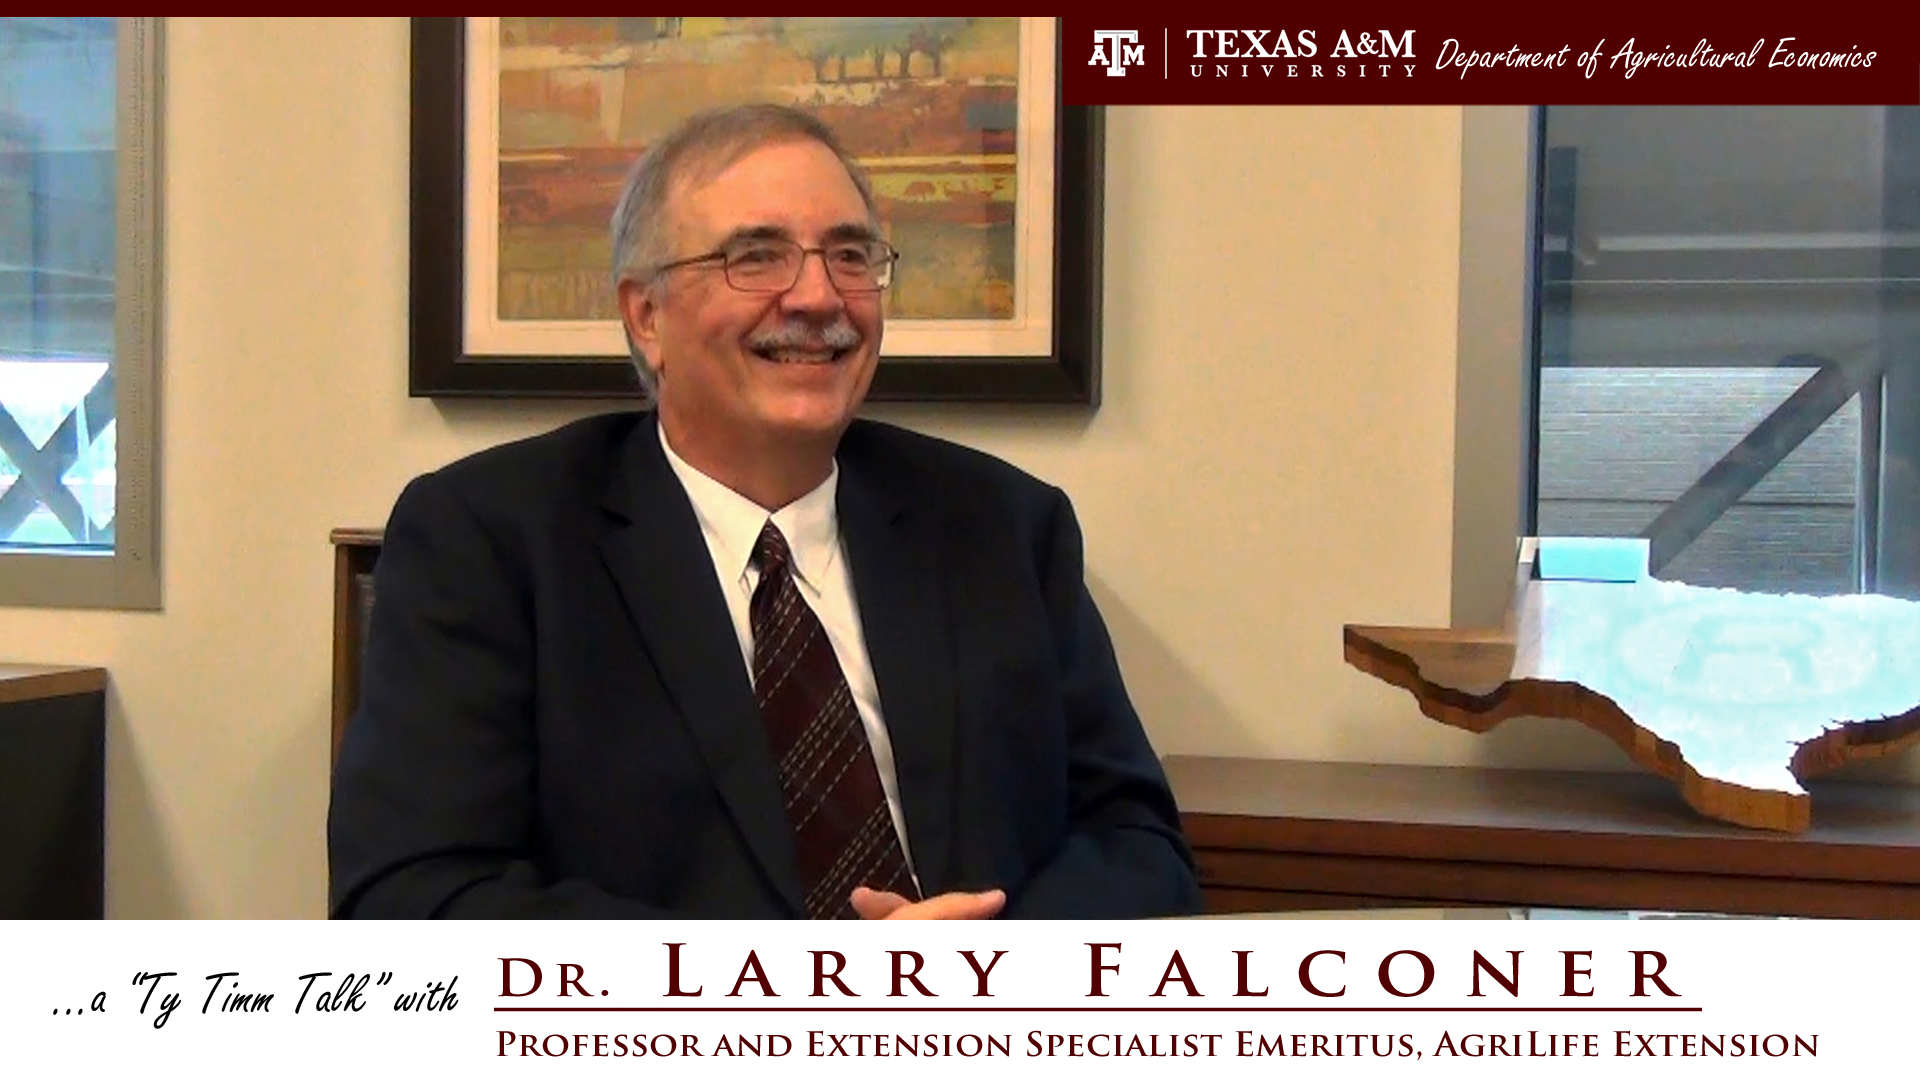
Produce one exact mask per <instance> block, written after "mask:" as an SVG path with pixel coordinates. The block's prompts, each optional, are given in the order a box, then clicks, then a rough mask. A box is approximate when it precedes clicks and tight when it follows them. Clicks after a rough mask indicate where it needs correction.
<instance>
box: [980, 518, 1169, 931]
mask: <svg viewBox="0 0 1920 1080" xmlns="http://www.w3.org/2000/svg"><path fill="white" fill-rule="evenodd" d="M1054 495H1055V501H1054V503H1053V507H1052V514H1051V516H1050V520H1049V525H1048V527H1047V529H1046V530H1045V534H1044V542H1043V544H1042V547H1041V553H1040V557H1041V560H1042V568H1043V588H1044V592H1045V600H1046V606H1047V613H1048V618H1049V621H1050V623H1051V627H1050V629H1051V633H1052V637H1053V640H1054V643H1055V647H1056V649H1057V650H1058V660H1059V664H1060V669H1061V672H1062V675H1063V687H1064V693H1065V695H1066V701H1065V706H1066V707H1065V714H1066V719H1067V726H1068V731H1067V739H1068V755H1069V757H1068V777H1067V789H1068V817H1069V821H1068V829H1067V834H1066V838H1065V840H1064V841H1063V842H1062V843H1061V845H1060V847H1059V849H1058V851H1057V852H1056V853H1055V854H1054V855H1053V857H1052V858H1051V859H1050V860H1049V861H1048V862H1047V863H1046V864H1044V865H1043V866H1042V867H1041V868H1040V870H1039V871H1038V872H1037V873H1036V874H1035V875H1034V876H1033V877H1032V878H1030V879H1029V880H1028V881H1027V882H1026V883H1025V884H1024V886H1023V887H1021V888H1020V889H1019V890H1018V891H1017V893H1016V894H1015V895H1012V896H1010V897H1009V898H1008V906H1007V910H1006V915H1007V916H1008V917H1013V918H1034V919H1059V918H1140V917H1150V916H1165V915H1184V914H1192V913H1194V912H1197V911H1198V910H1199V909H1200V891H1199V885H1198V883H1197V881H1196V880H1195V877H1194V868H1193V857H1192V854H1191V853H1190V851H1189V850H1188V847H1187V843H1186V840H1185V838H1184V837H1183V836H1182V834H1181V830H1180V815H1179V810H1178V809H1177V808H1176V807H1175V805H1174V801H1173V793H1172V791H1171V789H1169V787H1168V786H1167V779H1166V774H1165V772H1164V771H1163V770H1162V769H1161V767H1160V761H1159V759H1158V758H1157V757H1155V756H1154V752H1153V747H1152V746H1151V745H1149V744H1148V742H1147V736H1146V732H1145V731H1144V730H1142V728H1141V726H1140V718H1139V716H1138V715H1137V714H1136V713H1135V712H1134V709H1133V703H1132V702H1131V701H1130V700H1129V699H1128V697H1127V691H1126V687H1125V685H1124V684H1123V683H1122V681H1121V678H1120V666H1119V663H1118V661H1117V660H1116V659H1115V657H1114V652H1113V642H1112V641H1111V640H1110V639H1109V638H1108V635H1107V628H1106V624H1105V623H1104V622H1103V621H1102V620H1101V618H1100V613H1099V611H1098V610H1097V609H1096V608H1095V607H1094V603H1093V597H1092V595H1091V594H1090V593H1089V592H1088V591H1087V585H1086V577H1085V566H1084V560H1083V553H1082V545H1081V538H1080V527H1079V524H1078V522H1077V521H1076V520H1075V518H1074V513H1073V507H1072V505H1071V504H1070V503H1069V502H1068V500H1067V497H1066V495H1065V494H1064V493H1062V492H1059V491H1055V492H1054Z"/></svg>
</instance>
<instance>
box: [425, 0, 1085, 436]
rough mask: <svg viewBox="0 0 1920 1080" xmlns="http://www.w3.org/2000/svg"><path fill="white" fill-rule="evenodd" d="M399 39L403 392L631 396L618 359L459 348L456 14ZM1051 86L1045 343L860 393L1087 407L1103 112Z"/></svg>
mask: <svg viewBox="0 0 1920 1080" xmlns="http://www.w3.org/2000/svg"><path fill="white" fill-rule="evenodd" d="M412 41H413V64H412V134H411V148H412V166H411V175H410V200H411V221H412V239H411V244H410V265H409V282H410V288H411V294H412V311H411V327H410V332H409V363H408V376H409V377H408V389H409V393H410V394H411V396H413V397H430V398H463V397H491V398H519V397H525V398H621V397H637V396H638V395H639V386H638V381H637V379H636V378H635V376H634V373H633V371H632V368H631V367H630V365H629V364H628V362H627V360H626V359H625V358H624V357H615V356H600V357H591V356H571V357H551V358H549V357H540V358H535V359H529V358H527V357H504V356H485V355H469V354H468V353H467V352H466V350H465V348H464V334H463V330H462V326H463V317H464V311H463V304H464V302H465V296H466V284H465V282H464V280H463V276H464V265H465V260H464V257H463V250H462V245H463V243H464V229H463V215H464V212H465V211H464V192H465V180H464V178H465V170H466V147H465V137H464V134H463V131H464V126H463V123H462V117H463V113H464V109H465V84H466V80H465V73H466V65H465V51H466V46H465V42H466V33H465V26H464V20H463V18H461V17H450V16H434V17H416V18H414V19H413V20H412ZM1058 62H1059V54H1058V49H1057V47H1056V53H1055V63H1056V65H1057V64H1058ZM1059 81H1060V80H1058V79H1056V80H1055V85H1056V97H1055V101H1054V109H1055V120H1056V131H1057V132H1058V139H1057V142H1056V145H1055V149H1054V153H1055V185H1054V193H1053V200H1054V218H1053V220H1054V226H1055V228H1054V238H1053V239H1054V260H1053V265H1054V279H1053V290H1052V294H1053V295H1052V299H1053V332H1052V339H1053V340H1052V349H1051V352H1050V353H1049V354H1048V355H1045V356H1034V357H992V358H989V357H983V356H938V357H911V358H904V357H885V358H883V359H882V361H881V364H880V367H879V370H878V371H877V372H876V373H875V375H874V382H873V388H872V390H871V392H870V393H869V395H868V399H869V400H873V401H974V402H1057V403H1070V404H1081V405H1090V406H1097V405H1098V404H1099V398H1100V351H1101V350H1100V312H1101V296H1100V292H1101V251H1102V239H1103V237H1102V227H1103V221H1104V216H1105V215H1104V205H1103V179H1104V176H1103V174H1104V156H1105V117H1104V114H1103V111H1102V110H1101V109H1100V108H1098V107H1089V106H1064V105H1062V104H1061V103H1060V100H1059V96H1058V93H1059V91H1058V89H1057V88H1058V86H1059Z"/></svg>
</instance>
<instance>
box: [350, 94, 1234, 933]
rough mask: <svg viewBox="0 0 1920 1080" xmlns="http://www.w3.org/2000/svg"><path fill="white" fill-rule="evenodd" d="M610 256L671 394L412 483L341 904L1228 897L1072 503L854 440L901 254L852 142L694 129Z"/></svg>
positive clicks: (865, 434) (541, 905) (899, 911)
mask: <svg viewBox="0 0 1920 1080" xmlns="http://www.w3.org/2000/svg"><path fill="white" fill-rule="evenodd" d="M614 241H615V244H614V246H615V265H616V268H617V269H616V278H617V281H618V292H619V301H620V309H621V313H622V318H623V321H624V323H625V326H626V329H627V333H628V336H629V339H630V341H631V342H632V344H633V346H634V350H635V361H636V366H637V368H638V370H639V371H640V373H641V377H642V380H643V382H645V383H646V384H647V385H648V387H649V389H650V391H651V397H652V399H653V401H654V402H655V404H656V408H655V410H654V411H652V412H643V413H629V414H623V415H615V416H604V417H596V418H593V419H589V420H583V421H580V422H577V423H574V424H571V425H569V426H567V427H564V428H562V429H560V430H559V431H557V432H554V433H552V434H549V435H546V436H543V437H540V438H536V439H531V440H528V441H525V442H521V443H517V444H514V445H510V446H505V447H499V448H496V449H494V450H490V451H486V452H484V453H481V454H478V455H475V456H474V457H471V458H468V459H467V460H465V461H461V462H458V463H456V464H454V465H451V466H448V467H447V468H445V469H442V470H440V471H439V472H437V473H433V474H430V475H428V476H424V477H421V478H420V479H418V480H416V481H414V482H413V483H412V484H411V485H409V486H408V488H407V490H406V491H405V492H404V493H403V494H402V495H401V497H400V499H399V501H398V502H397V504H396V505H395V507H394V510H393V514H392V518H391V520H390V521H389V523H388V527H387V532H386V537H385V544H384V548H383V551H382V555H381V559H380V563H379V567H378V571H377V578H376V586H375V587H376V595H377V597H378V602H377V604H376V605H375V609H374V613H373V616H372V625H371V630H370V637H369V645H368V655H367V660H366V665H365V670H364V674H363V679H362V697H361V705H360V710H359V712H358V714H357V715H356V717H355V718H354V721H353V723H352V724H351V726H350V727H349V728H348V731H347V733H346V737H345V742H344V744H343V746H342V748H341V754H340V759H339V765H338V768H337V770H336V774H335V781H334V793H333V805H332V810H331V813H330V816H329V821H328V839H329V852H330V857H331V863H332V878H333V898H332V904H333V911H334V913H335V914H336V915H340V916H364V917H425V916H475V917H493V918H501V917H509V918H510V917H528V916H579V917H599V918H624V917H635V916H640V917H683V918H684V917H733V918H765V917H789V916H802V915H809V916H815V917H834V916H855V915H857V916H860V917H866V918H881V917H893V918H911V917H924V918H986V917H992V916H995V915H1001V914H1004V915H1007V916H1024V917H1039V918H1049V917H1131V916H1147V915H1165V914H1178V913H1184V912H1189V911H1192V910H1194V909H1195V908H1196V907H1197V888H1196V886H1195V883H1194V877H1193V871H1192V866H1191V860H1190V856H1189V854H1188V851H1187V848H1186V845H1185V842H1184V840H1183V839H1182V837H1181V835H1180V829H1179V824H1178V817H1177V814H1176V811H1175V808H1174V805H1173V800H1172V797H1171V795H1170V794H1169V792H1168V789H1167V785H1166V780H1165V778H1164V776H1163V774H1162V772H1161V769H1160V766H1159V763H1158V761H1157V760H1156V758H1155V757H1154V755H1153V752H1152V750H1151V748H1150V747H1149V746H1148V744H1147V740H1146V738H1145V736H1144V734H1143V733H1142V731H1141V728H1140V724H1139V720H1138V718H1137V717H1136V716H1135V714H1134V711H1133V708H1132V706H1131V704H1130V703H1129V702H1128V699H1127V695H1126V691H1125V688H1124V687H1123V686H1122V684H1121V679H1120V672H1119V669H1118V666H1117V665H1116V663H1115V660H1114V655H1113V649H1112V646H1111V643H1110V642H1109V640H1108V637H1107V633H1106V629H1105V627H1104V626H1103V625H1102V623H1101V620H1100V617H1099V614H1098V612H1096V611H1095V609H1094V605H1093V601H1092V598H1091V597H1090V596H1089V594H1088V592H1087V589H1086V585H1085V582H1084V567H1083V565H1082V556H1081V542H1080V534H1079V530H1078V527H1077V525H1076V523H1075V521H1074V516H1073V511H1072V508H1071V507H1070V506H1069V504H1068V502H1067V499H1066V497H1065V496H1064V495H1063V494H1062V493H1061V492H1060V491H1058V490H1057V489H1055V488H1052V487H1049V486H1048V485H1046V484H1043V483H1041V482H1040V481H1037V480H1035V479H1033V478H1032V477H1029V476H1027V475H1026V474H1024V473H1021V472H1019V471H1018V470H1016V469H1014V468H1012V467H1011V466H1009V465H1006V464H1004V463H1002V462H999V461H996V460H994V459H992V458H990V457H987V456H985V455H983V454H979V453H976V452H974V451H970V450H967V449H963V448H961V447H958V446H954V445H951V444H948V443H943V442H940V441H938V440H934V439H930V438H925V437H922V436H918V435H914V434H910V433H908V432H905V431H902V430H899V429H896V428H892V427H888V426H885V425H881V424H877V423H871V422H867V421H856V420H854V419H853V414H854V410H855V409H856V408H857V407H858V406H859V404H860V402H861V400H862V399H863V398H864V396H865V394H866V391H867V387H868V384H869V383H870V382H871V380H872V377H873V371H874V367H875V365H876V363H877V358H878V354H879V347H880V337H881V316H880V299H881V290H883V289H884V288H885V287H886V286H887V285H888V283H889V281H890V278H891V275H892V271H893V267H894V262H895V260H896V259H897V258H898V256H897V255H896V254H895V252H894V251H893V249H892V248H891V247H890V246H889V245H888V244H887V243H886V242H885V241H884V240H883V239H882V238H881V234H880V231H879V226H878V223H877V218H876V215H875V212H874V200H873V196H872V192H871V189H870V188H869V186H868V185H867V183H866V181H865V179H864V177H863V175H862V174H861V172H860V170H859V169H858V167H857V166H856V165H855V164H854V163H853V162H852V161H851V160H850V159H849V158H848V156H847V155H846V153H845V152H844V151H843V150H842V149H841V148H840V146H839V144H838V143H837V142H836V141H835V139H834V136H833V135H832V133H831V132H830V131H828V130H827V129H825V128H824V127H822V126H820V125H819V124H818V123H817V122H816V121H814V120H812V119H810V118H808V117H806V116H804V115H802V114H799V113H796V112H793V111H791V110H786V109H780V108H774V107H748V108H742V109H735V110H729V111H725V112H719V113H711V114H703V115H702V116H699V117H696V118H694V119H693V120H692V121H690V122H689V123H688V124H686V125H683V126H682V127H681V128H680V129H678V130H677V131H676V132H675V133H673V134H672V135H670V136H668V137H667V138H665V139H663V140H661V142H660V143H658V144H657V145H655V146H654V147H652V148H651V149H650V150H649V152H648V154H647V155H646V157H645V158H643V159H642V161H641V162H640V164H639V165H638V166H637V167H636V169H635V171H634V173H633V175H632V177H631V178H630V179H629V182H628V187H627V191H626V193H625V195H624V196H623V198H622V200H621V204H620V208H619V210H618V211H616V215H615V229H614ZM816 256H817V258H816Z"/></svg>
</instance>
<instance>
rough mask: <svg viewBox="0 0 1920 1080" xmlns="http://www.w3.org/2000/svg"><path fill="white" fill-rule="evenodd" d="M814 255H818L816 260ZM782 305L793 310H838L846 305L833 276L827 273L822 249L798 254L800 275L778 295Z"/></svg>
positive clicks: (825, 257) (825, 258) (825, 256)
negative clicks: (790, 286) (788, 287)
mask: <svg viewBox="0 0 1920 1080" xmlns="http://www.w3.org/2000/svg"><path fill="white" fill-rule="evenodd" d="M815 256H819V258H818V259H817V260H816V259H815ZM780 304H781V306H782V307H785V308H788V309H789V310H795V311H838V310H840V309H841V308H843V307H845V306H846V299H845V298H844V297H842V296H841V295H840V290H839V288H837V287H836V286H835V285H834V284H833V278H832V277H831V276H829V275H828V274H827V255H826V253H825V252H823V251H807V252H802V253H801V255H800V276H799V278H797V279H796V280H795V281H794V283H793V288H791V289H788V290H787V291H786V292H784V293H782V294H781V296H780Z"/></svg>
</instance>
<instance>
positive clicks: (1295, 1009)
mask: <svg viewBox="0 0 1920 1080" xmlns="http://www.w3.org/2000/svg"><path fill="white" fill-rule="evenodd" d="M493 1011H495V1013H1703V1011H1705V1009H1703V1007H1699V1005H495V1007H493Z"/></svg>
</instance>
